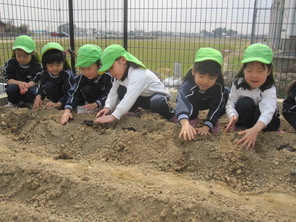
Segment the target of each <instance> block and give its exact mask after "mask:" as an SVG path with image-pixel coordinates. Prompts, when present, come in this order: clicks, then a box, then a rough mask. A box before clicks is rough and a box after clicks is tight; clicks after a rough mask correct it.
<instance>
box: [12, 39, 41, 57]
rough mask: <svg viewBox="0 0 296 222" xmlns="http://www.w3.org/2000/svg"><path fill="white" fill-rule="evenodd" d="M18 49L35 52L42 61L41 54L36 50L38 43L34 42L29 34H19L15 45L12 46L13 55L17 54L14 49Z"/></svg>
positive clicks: (29, 52)
mask: <svg viewBox="0 0 296 222" xmlns="http://www.w3.org/2000/svg"><path fill="white" fill-rule="evenodd" d="M16 49H21V50H23V51H25V52H26V53H28V54H31V53H32V54H33V55H34V56H35V57H36V59H37V60H38V61H40V55H39V54H38V53H37V52H36V51H35V49H36V44H35V42H34V40H33V39H32V38H31V37H30V36H27V35H20V36H18V37H17V38H16V39H15V40H14V43H13V47H12V50H13V52H12V55H15V52H14V50H16Z"/></svg>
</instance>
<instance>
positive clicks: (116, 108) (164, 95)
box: [95, 44, 174, 123]
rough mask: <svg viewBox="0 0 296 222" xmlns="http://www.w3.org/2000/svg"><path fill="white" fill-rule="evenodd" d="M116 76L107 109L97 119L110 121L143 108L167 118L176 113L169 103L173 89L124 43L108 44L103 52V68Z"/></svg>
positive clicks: (98, 120)
mask: <svg viewBox="0 0 296 222" xmlns="http://www.w3.org/2000/svg"><path fill="white" fill-rule="evenodd" d="M107 70H109V72H110V73H111V75H112V76H113V77H114V78H115V79H116V80H114V83H113V86H112V88H111V90H110V93H109V95H108V98H107V100H106V104H105V108H104V109H102V110H101V111H100V112H98V114H97V115H96V117H97V118H96V119H95V122H98V123H110V122H113V121H115V120H119V119H120V118H121V117H122V116H123V115H125V114H127V113H128V112H129V111H131V112H133V111H136V110H137V109H138V107H142V108H144V109H147V110H150V111H152V112H155V113H158V114H160V115H161V116H162V117H164V118H165V119H170V118H172V117H173V115H174V110H173V108H172V107H171V106H170V104H169V103H168V101H169V98H170V97H171V95H170V93H169V91H168V90H167V89H166V87H165V86H164V85H163V84H162V83H161V82H160V80H159V79H158V77H157V76H156V75H155V74H154V73H153V72H152V71H150V70H149V69H147V68H146V67H145V66H144V64H143V63H142V62H141V61H139V60H138V59H137V58H136V57H135V56H133V55H132V54H130V53H129V52H127V51H126V50H125V49H124V48H123V47H122V46H120V45H117V44H113V45H110V46H108V47H107V48H106V49H105V50H104V52H103V55H102V68H101V69H100V71H102V72H105V71H107Z"/></svg>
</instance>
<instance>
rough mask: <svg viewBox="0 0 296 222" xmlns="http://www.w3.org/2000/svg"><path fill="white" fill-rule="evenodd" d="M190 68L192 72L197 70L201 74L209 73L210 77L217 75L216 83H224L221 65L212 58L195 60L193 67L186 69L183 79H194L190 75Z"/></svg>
mask: <svg viewBox="0 0 296 222" xmlns="http://www.w3.org/2000/svg"><path fill="white" fill-rule="evenodd" d="M192 69H193V70H194V72H198V73H199V74H201V75H209V76H210V77H218V78H217V81H216V82H218V83H220V84H222V85H224V79H223V74H222V67H221V65H220V64H219V63H217V62H215V61H212V60H205V61H202V62H195V63H194V65H193V67H192V68H191V69H189V70H188V72H187V73H186V74H185V76H184V78H183V80H186V79H190V80H192V81H194V77H193V75H192Z"/></svg>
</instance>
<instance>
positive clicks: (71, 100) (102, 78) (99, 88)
mask: <svg viewBox="0 0 296 222" xmlns="http://www.w3.org/2000/svg"><path fill="white" fill-rule="evenodd" d="M112 83H113V77H112V76H111V75H110V74H109V73H104V74H103V75H99V76H98V78H95V79H88V78H87V77H85V76H84V75H82V74H80V75H79V76H77V77H76V81H75V84H74V86H73V87H72V88H71V89H70V90H69V97H68V100H67V103H66V105H65V109H71V110H72V109H75V108H76V107H77V106H78V105H79V102H80V101H81V100H83V99H85V100H87V98H84V95H83V92H82V88H84V87H87V86H88V85H89V86H92V87H91V88H93V89H95V90H96V92H94V94H98V95H99V96H98V98H97V99H96V101H94V102H96V103H97V104H98V106H99V107H103V106H104V105H105V102H106V99H107V95H108V93H109V92H110V89H111V88H112Z"/></svg>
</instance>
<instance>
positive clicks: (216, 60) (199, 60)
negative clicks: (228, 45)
mask: <svg viewBox="0 0 296 222" xmlns="http://www.w3.org/2000/svg"><path fill="white" fill-rule="evenodd" d="M206 60H211V61H215V62H217V63H218V64H219V65H220V66H222V65H223V64H222V63H223V62H222V63H221V61H219V60H218V59H213V57H203V58H202V59H196V60H195V61H194V62H203V61H206Z"/></svg>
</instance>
